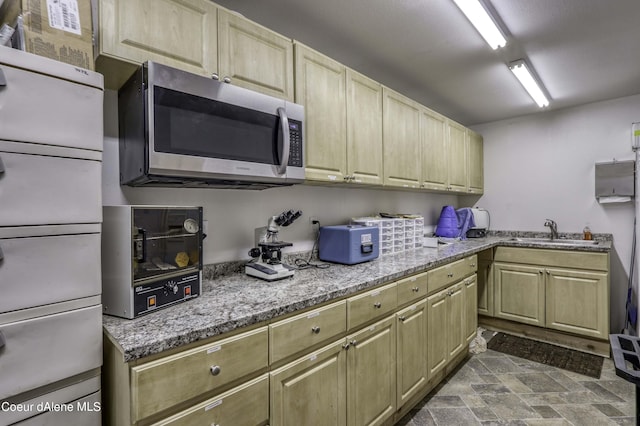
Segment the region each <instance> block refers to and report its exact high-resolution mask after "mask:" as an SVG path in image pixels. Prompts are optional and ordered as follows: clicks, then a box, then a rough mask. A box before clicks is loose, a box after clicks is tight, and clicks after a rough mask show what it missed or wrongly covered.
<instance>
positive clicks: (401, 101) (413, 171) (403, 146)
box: [382, 87, 422, 188]
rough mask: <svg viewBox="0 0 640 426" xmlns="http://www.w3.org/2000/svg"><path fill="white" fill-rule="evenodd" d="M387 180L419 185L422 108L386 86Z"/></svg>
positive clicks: (384, 128)
mask: <svg viewBox="0 0 640 426" xmlns="http://www.w3.org/2000/svg"><path fill="white" fill-rule="evenodd" d="M382 93H383V107H382V111H383V116H384V118H383V126H382V129H383V139H382V140H383V147H384V162H383V165H384V184H385V185H390V186H397V187H402V188H419V187H420V181H421V180H422V174H421V173H422V168H421V165H420V162H421V158H420V110H419V107H418V104H416V103H415V102H414V101H412V100H411V99H409V98H407V97H406V96H403V95H401V94H399V93H397V92H394V91H393V90H391V89H388V88H386V87H384V88H383V91H382Z"/></svg>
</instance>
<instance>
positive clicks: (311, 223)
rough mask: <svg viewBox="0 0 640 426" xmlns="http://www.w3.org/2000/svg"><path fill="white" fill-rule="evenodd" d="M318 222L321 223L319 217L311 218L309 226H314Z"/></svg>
mask: <svg viewBox="0 0 640 426" xmlns="http://www.w3.org/2000/svg"><path fill="white" fill-rule="evenodd" d="M316 222H318V223H320V221H319V220H318V217H317V216H309V224H310V225H314V224H315V223H316Z"/></svg>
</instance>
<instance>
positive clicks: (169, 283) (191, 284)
mask: <svg viewBox="0 0 640 426" xmlns="http://www.w3.org/2000/svg"><path fill="white" fill-rule="evenodd" d="M132 291H133V312H134V317H137V316H139V315H143V314H147V313H149V312H153V311H155V310H156V309H160V308H165V307H167V306H170V305H174V304H176V303H180V302H184V301H185V300H189V299H193V298H194V297H198V296H199V295H200V292H201V281H200V273H199V272H196V273H190V274H187V275H183V276H181V277H173V278H166V279H161V280H158V281H155V282H153V283H150V284H143V285H139V286H136V287H133V288H132Z"/></svg>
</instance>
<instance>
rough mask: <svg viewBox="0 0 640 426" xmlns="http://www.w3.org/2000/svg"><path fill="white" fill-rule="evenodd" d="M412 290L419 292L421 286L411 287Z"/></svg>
mask: <svg viewBox="0 0 640 426" xmlns="http://www.w3.org/2000/svg"><path fill="white" fill-rule="evenodd" d="M411 291H413V292H414V293H417V292H419V291H420V287H414V288H412V289H411Z"/></svg>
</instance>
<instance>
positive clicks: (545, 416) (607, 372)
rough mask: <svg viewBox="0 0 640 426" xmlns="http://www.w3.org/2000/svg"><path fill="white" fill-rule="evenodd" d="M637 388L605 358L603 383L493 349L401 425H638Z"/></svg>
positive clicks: (474, 359) (440, 388)
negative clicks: (623, 377)
mask: <svg viewBox="0 0 640 426" xmlns="http://www.w3.org/2000/svg"><path fill="white" fill-rule="evenodd" d="M634 424H635V386H634V385H633V384H631V383H628V382H627V381H625V380H624V379H622V378H620V377H618V376H616V372H615V368H614V365H613V360H612V359H608V358H605V360H604V365H603V368H602V374H601V375H600V379H594V378H591V377H588V376H583V375H580V374H576V373H572V372H570V371H566V370H562V369H559V368H555V367H550V366H547V365H544V364H538V363H536V362H532V361H528V360H526V359H522V358H517V357H514V356H510V355H505V354H503V353H500V352H495V351H492V350H487V351H486V352H483V353H481V354H477V355H471V356H470V357H469V358H467V360H466V361H465V362H463V363H462V364H461V366H460V367H459V368H458V369H457V370H456V371H454V372H453V373H451V374H450V375H449V377H447V378H446V379H445V380H444V381H443V382H442V383H441V384H440V385H438V387H436V388H435V389H434V390H433V392H431V394H430V395H429V396H427V397H426V398H425V399H424V400H422V401H421V402H420V403H419V404H418V405H417V406H416V407H415V408H414V409H413V410H412V411H411V412H410V413H409V414H407V415H406V416H405V417H404V418H402V420H400V422H399V423H398V424H397V425H398V426H431V425H437V426H453V425H461V426H468V425H514V426H516V425H517V426H521V425H522V426H525V425H535V426H556V425H558V426H560V425H576V426H592V425H593V426H596V425H634Z"/></svg>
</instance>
